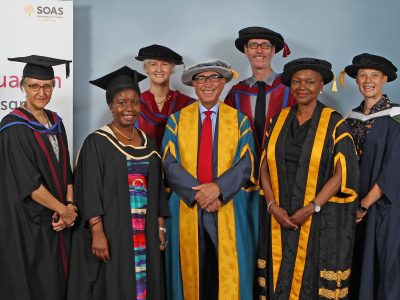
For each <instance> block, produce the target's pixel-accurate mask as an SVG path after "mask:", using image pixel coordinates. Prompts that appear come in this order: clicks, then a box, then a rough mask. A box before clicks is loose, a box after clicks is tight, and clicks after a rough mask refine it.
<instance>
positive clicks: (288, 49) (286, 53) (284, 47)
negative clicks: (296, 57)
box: [282, 43, 292, 57]
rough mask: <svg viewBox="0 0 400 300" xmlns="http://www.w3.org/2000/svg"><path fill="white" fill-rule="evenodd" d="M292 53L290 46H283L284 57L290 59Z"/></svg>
mask: <svg viewBox="0 0 400 300" xmlns="http://www.w3.org/2000/svg"><path fill="white" fill-rule="evenodd" d="M290 53H292V51H290V48H289V46H288V44H286V43H285V44H284V45H283V54H282V56H283V57H288V56H289V55H290Z"/></svg>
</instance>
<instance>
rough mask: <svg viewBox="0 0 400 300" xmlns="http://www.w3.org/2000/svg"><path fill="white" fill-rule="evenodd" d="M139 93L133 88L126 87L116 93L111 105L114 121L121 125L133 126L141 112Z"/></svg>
mask: <svg viewBox="0 0 400 300" xmlns="http://www.w3.org/2000/svg"><path fill="white" fill-rule="evenodd" d="M139 99H140V96H139V94H138V93H137V92H136V91H135V90H133V89H126V90H122V91H120V92H118V93H117V94H115V96H114V98H113V100H112V101H111V102H110V104H109V107H110V110H111V112H112V114H113V122H114V124H117V125H118V126H119V127H120V128H121V127H131V126H133V123H135V121H136V119H137V117H138V115H139V112H140V106H139Z"/></svg>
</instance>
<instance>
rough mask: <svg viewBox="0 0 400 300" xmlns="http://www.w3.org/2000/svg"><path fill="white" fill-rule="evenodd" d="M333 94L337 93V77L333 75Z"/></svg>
mask: <svg viewBox="0 0 400 300" xmlns="http://www.w3.org/2000/svg"><path fill="white" fill-rule="evenodd" d="M332 92H337V84H336V76H335V75H333V83H332Z"/></svg>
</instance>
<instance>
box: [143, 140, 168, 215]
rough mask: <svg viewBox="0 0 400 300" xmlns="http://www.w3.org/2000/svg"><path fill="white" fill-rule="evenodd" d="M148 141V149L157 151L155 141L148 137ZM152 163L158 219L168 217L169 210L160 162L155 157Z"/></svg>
mask: <svg viewBox="0 0 400 300" xmlns="http://www.w3.org/2000/svg"><path fill="white" fill-rule="evenodd" d="M148 141H149V146H148V147H149V149H150V150H151V151H157V145H156V141H155V140H154V139H152V138H149V137H148ZM152 161H153V163H154V164H155V166H154V170H155V171H154V173H156V175H157V176H155V178H154V179H153V180H156V181H157V184H156V186H158V198H157V199H156V201H158V205H157V206H158V217H165V218H166V217H169V208H168V202H167V195H166V193H165V186H164V180H163V174H162V166H161V160H160V158H159V157H158V156H157V157H156V158H155V159H154V160H152Z"/></svg>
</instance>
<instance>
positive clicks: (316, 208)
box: [311, 200, 321, 213]
mask: <svg viewBox="0 0 400 300" xmlns="http://www.w3.org/2000/svg"><path fill="white" fill-rule="evenodd" d="M311 204H312V205H313V206H314V212H316V213H318V212H320V211H321V206H319V205H318V204H317V203H316V202H315V201H314V200H313V201H311Z"/></svg>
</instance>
